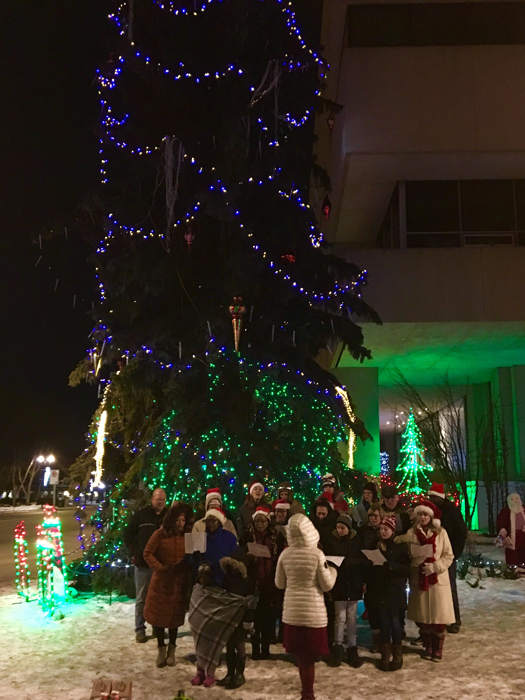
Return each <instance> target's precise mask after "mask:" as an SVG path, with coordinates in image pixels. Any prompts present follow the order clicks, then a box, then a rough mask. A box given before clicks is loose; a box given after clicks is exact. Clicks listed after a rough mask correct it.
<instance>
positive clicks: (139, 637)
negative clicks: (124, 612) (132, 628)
mask: <svg viewBox="0 0 525 700" xmlns="http://www.w3.org/2000/svg"><path fill="white" fill-rule="evenodd" d="M135 641H136V642H138V643H139V644H145V643H146V642H147V641H148V638H147V636H146V630H139V631H138V632H137V634H136V635H135Z"/></svg>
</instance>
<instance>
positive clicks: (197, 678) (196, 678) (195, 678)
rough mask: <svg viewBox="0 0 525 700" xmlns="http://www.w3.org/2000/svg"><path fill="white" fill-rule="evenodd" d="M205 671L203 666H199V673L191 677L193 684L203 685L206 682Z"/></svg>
mask: <svg viewBox="0 0 525 700" xmlns="http://www.w3.org/2000/svg"><path fill="white" fill-rule="evenodd" d="M204 678H205V673H204V669H203V668H199V667H198V666H197V673H196V674H195V675H194V676H193V678H192V679H191V681H190V682H191V684H192V685H202V684H203V683H204Z"/></svg>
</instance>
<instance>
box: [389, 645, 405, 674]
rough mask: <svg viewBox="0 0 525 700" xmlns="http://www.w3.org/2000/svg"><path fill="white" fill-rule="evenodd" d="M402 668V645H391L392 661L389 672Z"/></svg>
mask: <svg viewBox="0 0 525 700" xmlns="http://www.w3.org/2000/svg"><path fill="white" fill-rule="evenodd" d="M402 667H403V645H402V644H392V661H391V662H390V666H389V669H388V670H389V671H399V670H400V669H401V668H402Z"/></svg>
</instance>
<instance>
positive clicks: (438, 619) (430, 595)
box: [396, 527, 456, 625]
mask: <svg viewBox="0 0 525 700" xmlns="http://www.w3.org/2000/svg"><path fill="white" fill-rule="evenodd" d="M429 534H432V533H429ZM399 541H404V542H407V543H408V548H409V551H410V552H411V551H412V550H411V546H410V545H412V544H420V542H419V540H418V538H417V535H416V533H415V532H414V530H413V529H411V530H409V531H408V532H407V533H406V535H402V536H401V537H397V538H396V542H399ZM434 557H435V559H436V561H435V562H434V563H432V564H431V565H430V566H432V568H433V569H434V572H435V573H436V574H437V575H438V582H437V583H435V584H434V585H432V586H429V589H428V591H421V590H419V565H420V564H422V563H423V562H424V561H425V560H424V558H423V557H412V561H411V568H410V597H409V599H408V612H407V617H408V619H409V620H414V622H422V623H423V624H426V625H452V624H453V623H454V622H455V621H456V616H455V615H454V604H453V602H452V591H451V588H450V578H449V575H448V568H449V566H450V565H451V564H452V562H453V561H454V553H453V551H452V545H451V544H450V540H449V538H448V535H447V531H446V530H445V529H444V528H442V527H440V528H439V529H438V531H437V537H436V553H435V554H434Z"/></svg>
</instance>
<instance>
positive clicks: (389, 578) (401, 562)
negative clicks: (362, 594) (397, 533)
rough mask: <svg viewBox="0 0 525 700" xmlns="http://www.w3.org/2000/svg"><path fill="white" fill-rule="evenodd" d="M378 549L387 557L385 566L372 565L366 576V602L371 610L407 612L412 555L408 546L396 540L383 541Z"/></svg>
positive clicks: (391, 538)
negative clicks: (407, 588)
mask: <svg viewBox="0 0 525 700" xmlns="http://www.w3.org/2000/svg"><path fill="white" fill-rule="evenodd" d="M381 544H382V545H384V547H385V549H383V547H380V546H379V544H378V548H379V549H380V551H381V554H382V555H383V556H384V557H385V559H386V562H385V563H384V564H383V566H379V565H378V566H374V565H373V564H371V563H370V566H369V567H368V568H367V572H366V573H367V576H366V581H367V582H366V592H367V597H366V602H367V606H368V607H370V608H387V609H388V610H393V611H394V610H406V607H407V593H406V586H407V580H408V577H409V576H410V555H409V553H408V548H407V545H406V544H404V543H402V542H401V543H396V542H394V538H393V537H390V539H388V540H381Z"/></svg>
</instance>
